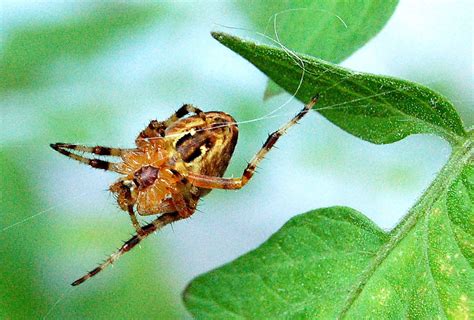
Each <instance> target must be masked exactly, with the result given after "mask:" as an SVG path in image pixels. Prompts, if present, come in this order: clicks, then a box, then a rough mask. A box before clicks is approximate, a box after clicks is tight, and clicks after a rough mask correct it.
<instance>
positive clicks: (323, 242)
mask: <svg viewBox="0 0 474 320" xmlns="http://www.w3.org/2000/svg"><path fill="white" fill-rule="evenodd" d="M473 136H474V132H470V135H469V137H468V139H466V140H465V141H464V143H463V144H462V145H459V146H457V147H456V148H454V151H453V154H452V156H451V158H450V160H449V161H448V163H447V164H446V165H445V166H444V168H443V169H442V170H441V172H440V173H439V175H438V177H437V178H436V179H435V181H434V182H433V183H432V185H431V186H430V187H429V188H428V190H427V191H426V192H425V193H424V195H423V196H422V197H421V198H420V200H419V201H418V202H417V203H416V204H415V206H414V207H413V208H412V209H411V210H410V212H409V213H408V215H407V216H406V217H405V219H404V220H403V221H402V222H401V223H400V224H399V225H398V226H397V227H396V228H395V229H393V230H392V231H391V232H384V231H383V230H381V229H380V228H378V227H377V226H376V225H374V224H373V223H372V222H371V221H369V220H368V219H367V218H366V217H364V216H363V215H362V214H361V213H359V212H357V211H355V210H353V209H350V208H345V207H332V208H325V209H319V210H314V211H311V212H309V213H306V214H302V215H300V216H297V217H295V218H293V219H291V220H290V221H289V222H288V223H286V224H285V225H284V226H283V227H282V228H281V229H280V230H279V231H278V232H277V233H276V234H274V235H273V236H272V237H271V238H270V239H269V240H268V241H267V242H266V243H264V244H263V245H262V246H260V247H259V248H258V249H256V250H254V251H252V252H250V253H248V254H246V255H244V256H242V257H240V258H238V259H237V260H235V261H233V262H231V263H229V264H227V265H225V266H223V267H221V268H218V269H216V270H214V271H211V272H209V273H207V274H204V275H202V276H200V277H198V278H197V279H195V280H193V281H192V282H191V284H190V285H189V286H188V288H187V290H186V291H185V293H184V301H185V304H186V306H187V308H188V310H189V311H190V312H191V313H192V314H193V316H195V317H196V318H198V319H222V318H226V319H241V318H263V319H269V318H271V319H275V318H285V319H287V318H299V319H333V318H343V317H347V318H351V319H367V318H370V319H386V318H390V319H400V318H416V319H419V318H451V319H467V318H469V315H470V314H471V312H472V310H473V308H474V292H473V289H472V283H474V272H473V262H474V261H473V254H472V252H474V245H473V243H474V241H473V240H474V232H473V230H474V210H473V209H474V163H473V157H474V142H473Z"/></svg>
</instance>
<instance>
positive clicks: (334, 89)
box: [213, 33, 466, 144]
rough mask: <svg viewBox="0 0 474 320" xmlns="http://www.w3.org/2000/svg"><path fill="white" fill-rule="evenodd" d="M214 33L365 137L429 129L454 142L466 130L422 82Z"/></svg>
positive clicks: (385, 139)
mask: <svg viewBox="0 0 474 320" xmlns="http://www.w3.org/2000/svg"><path fill="white" fill-rule="evenodd" d="M213 36H214V38H216V39H217V40H218V41H219V42H221V43H222V44H224V45H225V46H227V47H229V48H230V49H232V50H233V51H235V52H236V53H238V54H239V55H241V56H242V57H244V58H246V59H247V60H249V61H250V62H251V63H252V64H254V65H255V66H256V67H257V68H258V69H260V70H261V71H262V72H264V73H265V74H266V75H267V76H268V77H270V79H272V80H273V81H275V82H276V83H277V84H278V85H279V86H281V87H282V88H284V89H285V90H286V91H288V92H289V93H291V94H295V96H296V98H298V100H300V101H302V102H304V103H307V102H308V101H309V100H310V99H311V97H313V96H314V95H315V94H320V96H321V98H320V100H319V102H318V104H317V105H316V106H315V110H316V111H318V112H319V113H320V114H322V115H323V116H324V117H326V118H327V119H328V120H329V121H331V122H332V123H334V124H335V125H337V126H339V127H340V128H342V129H344V130H345V131H347V132H349V133H351V134H352V135H355V136H357V137H359V138H361V139H364V140H366V141H370V142H373V143H378V144H383V143H392V142H395V141H398V140H401V139H403V138H405V137H406V136H408V135H411V134H416V133H432V134H437V135H440V136H442V137H444V138H445V139H447V140H448V141H449V142H451V143H452V144H456V143H459V141H460V140H461V139H462V137H465V135H466V132H465V131H464V127H463V124H462V121H461V119H460V118H459V115H458V114H457V113H456V110H455V109H454V106H453V105H452V104H451V102H449V101H448V100H447V99H446V98H445V97H444V96H442V95H440V94H438V93H436V92H434V91H432V90H430V89H428V88H426V87H424V86H422V85H419V84H416V83H413V82H409V81H405V80H400V79H395V78H391V77H384V76H377V75H372V74H367V73H361V72H354V71H351V70H348V69H345V68H342V67H339V66H336V65H334V64H331V63H328V62H325V61H322V60H319V59H316V58H312V57H309V56H305V55H296V56H292V55H289V54H288V53H287V52H286V51H284V50H282V49H278V48H274V47H270V46H267V45H259V44H256V43H254V42H251V41H246V40H243V39H240V38H237V37H234V36H231V35H228V34H224V33H213ZM302 77H303V81H302V82H301V79H302ZM300 82H301V85H300Z"/></svg>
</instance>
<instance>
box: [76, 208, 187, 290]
mask: <svg viewBox="0 0 474 320" xmlns="http://www.w3.org/2000/svg"><path fill="white" fill-rule="evenodd" d="M180 219H183V217H182V216H181V215H180V214H179V213H178V212H176V211H175V212H169V213H165V214H163V215H161V216H159V217H158V218H156V219H155V220H153V222H151V223H149V224H147V225H145V226H143V228H142V231H143V232H142V233H141V234H136V235H134V236H133V237H131V238H130V239H129V240H128V241H126V242H125V243H124V244H123V245H122V246H121V247H120V249H118V250H117V251H116V252H115V253H113V254H112V255H110V256H109V257H108V258H107V260H105V261H104V262H103V263H101V264H100V265H99V266H98V267H96V268H95V269H93V270H91V271H89V272H88V273H87V274H86V275H84V276H83V277H81V278H79V279H77V280H76V281H74V282H73V283H72V284H71V285H73V286H77V285H79V284H81V283H83V282H84V281H86V280H87V279H89V278H91V277H93V276H95V275H96V274H98V273H99V272H101V271H102V270H104V269H105V268H107V267H108V266H109V265H111V264H113V263H114V262H115V261H117V259H119V258H120V257H121V256H122V255H124V254H125V253H127V252H128V251H130V250H132V249H133V248H134V247H135V246H136V245H137V244H139V243H140V242H141V241H142V240H143V239H145V238H146V237H148V236H149V235H150V234H152V233H153V232H155V231H157V230H159V229H161V228H163V227H164V226H166V225H168V224H170V223H172V222H175V221H178V220H180Z"/></svg>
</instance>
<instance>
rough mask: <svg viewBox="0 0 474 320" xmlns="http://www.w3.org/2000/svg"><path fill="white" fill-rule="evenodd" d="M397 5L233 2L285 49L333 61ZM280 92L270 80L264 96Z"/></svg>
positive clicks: (326, 0)
mask: <svg viewBox="0 0 474 320" xmlns="http://www.w3.org/2000/svg"><path fill="white" fill-rule="evenodd" d="M397 4H398V1H397V0H386V1H372V0H371V1H367V0H365V1H333V0H318V1H313V0H293V1H272V0H263V1H261V0H259V1H245V2H237V3H236V5H237V6H238V7H239V8H240V10H241V11H242V12H244V13H245V14H246V16H247V17H249V18H250V21H251V22H253V24H254V25H255V26H256V27H257V29H258V30H261V31H262V32H265V33H266V34H267V35H268V36H270V37H272V38H274V39H275V40H277V39H278V40H279V41H280V42H281V43H282V44H283V45H284V46H286V47H287V48H289V49H291V50H294V51H297V52H301V53H304V54H308V55H311V56H314V57H317V58H320V59H323V60H326V61H330V62H333V63H339V62H341V61H343V60H344V59H346V58H347V57H349V56H350V55H351V54H352V53H354V52H355V51H356V50H357V49H359V48H360V47H362V46H363V45H364V44H365V43H367V42H368V41H369V40H370V39H371V38H373V37H374V36H375V35H376V34H377V33H378V32H379V31H380V30H382V28H383V26H384V25H385V24H386V23H387V21H388V19H389V18H390V17H391V16H392V14H393V12H394V11H395V8H396V6H397ZM336 13H337V14H336ZM354 13H356V14H354ZM289 30H291V32H288V31H289ZM281 92H282V89H281V88H280V87H278V86H277V85H275V83H274V82H272V81H269V83H268V86H267V90H266V91H265V93H266V97H269V96H272V95H276V94H278V93H281Z"/></svg>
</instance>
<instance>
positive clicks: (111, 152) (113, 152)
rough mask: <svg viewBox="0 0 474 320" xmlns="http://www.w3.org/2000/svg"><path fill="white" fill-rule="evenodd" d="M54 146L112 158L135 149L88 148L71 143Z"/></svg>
mask: <svg viewBox="0 0 474 320" xmlns="http://www.w3.org/2000/svg"><path fill="white" fill-rule="evenodd" d="M54 146H55V147H57V148H62V149H69V150H76V151H79V152H86V153H93V154H98V155H101V156H112V157H120V156H121V155H122V154H124V153H125V152H130V151H132V150H133V149H122V148H110V147H103V146H95V147H88V146H83V145H79V144H70V143H55V144H54ZM51 147H52V148H53V149H55V147H53V146H51ZM55 150H56V149H55Z"/></svg>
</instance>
